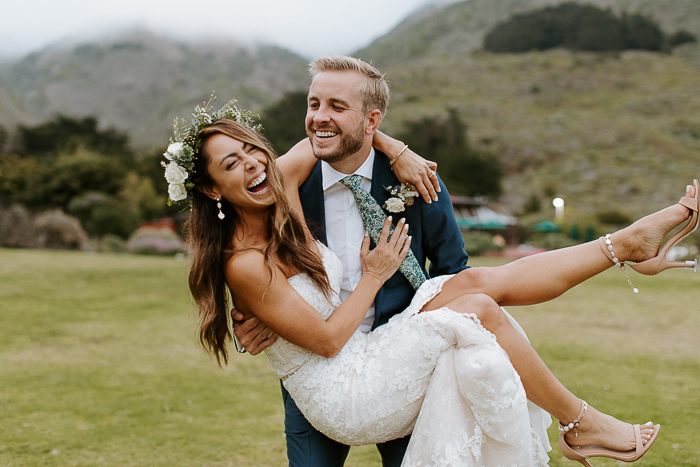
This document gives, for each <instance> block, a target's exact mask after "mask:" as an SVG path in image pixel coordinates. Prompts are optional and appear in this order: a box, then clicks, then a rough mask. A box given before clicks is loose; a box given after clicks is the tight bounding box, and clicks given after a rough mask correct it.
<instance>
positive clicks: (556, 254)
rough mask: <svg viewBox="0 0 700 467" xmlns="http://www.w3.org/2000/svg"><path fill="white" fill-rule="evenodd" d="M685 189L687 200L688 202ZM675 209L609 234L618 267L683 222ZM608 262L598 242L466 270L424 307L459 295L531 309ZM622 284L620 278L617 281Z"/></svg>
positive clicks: (650, 250) (653, 247)
mask: <svg viewBox="0 0 700 467" xmlns="http://www.w3.org/2000/svg"><path fill="white" fill-rule="evenodd" d="M694 192H695V189H694V188H693V187H691V188H690V191H689V192H688V194H687V196H693V195H694ZM689 214H690V212H689V210H688V209H687V208H686V207H684V206H682V205H680V204H675V205H673V206H670V207H668V208H666V209H663V210H661V211H658V212H656V213H654V214H651V215H649V216H646V217H644V218H642V219H640V220H638V221H637V222H635V223H634V224H632V225H630V226H629V227H626V228H625V229H622V230H620V231H618V232H615V233H614V234H612V237H611V240H612V243H613V245H614V247H615V255H616V256H617V257H618V258H619V259H620V260H621V261H634V262H639V261H644V260H646V259H649V258H652V257H653V256H655V255H656V253H657V252H658V250H659V248H660V246H661V242H662V240H663V238H664V236H665V235H666V234H667V233H668V232H670V231H671V230H673V228H674V227H676V226H678V225H679V224H681V223H682V222H683V221H684V220H686V219H687V218H688V216H689ZM612 265H613V264H612V262H611V261H610V260H609V259H608V258H607V256H605V254H604V253H603V251H602V250H601V248H600V245H599V244H598V241H597V240H596V241H593V242H589V243H585V244H583V245H577V246H573V247H569V248H563V249H560V250H554V251H548V252H545V253H540V254H537V255H533V256H528V257H526V258H522V259H519V260H517V261H513V262H512V263H509V264H506V265H505V266H499V267H493V268H470V269H466V270H464V271H462V272H460V273H459V274H457V275H456V276H454V277H453V278H451V279H450V280H448V281H447V282H446V283H445V284H444V285H443V287H442V292H441V293H440V295H438V296H437V297H435V298H434V299H433V301H431V302H430V303H429V305H430V306H431V307H433V308H439V307H440V306H443V305H445V304H446V303H448V302H450V301H452V300H455V299H457V298H458V297H460V296H462V295H464V294H472V293H483V294H486V295H488V296H489V297H491V298H493V299H494V300H495V301H496V302H497V303H498V304H499V305H502V306H507V305H508V306H515V305H532V304H535V303H542V302H546V301H548V300H552V299H553V298H556V297H558V296H559V295H561V294H563V293H564V292H566V291H567V290H569V289H570V288H572V287H574V286H575V285H578V284H580V283H581V282H583V281H585V280H586V279H589V278H590V277H593V276H595V275H596V274H599V273H601V272H603V271H604V270H606V269H608V268H609V267H611V266H612ZM622 280H624V278H623V279H622Z"/></svg>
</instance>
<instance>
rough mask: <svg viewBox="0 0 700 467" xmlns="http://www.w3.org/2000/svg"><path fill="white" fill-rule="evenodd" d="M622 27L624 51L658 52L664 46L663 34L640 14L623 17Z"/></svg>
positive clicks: (653, 23)
mask: <svg viewBox="0 0 700 467" xmlns="http://www.w3.org/2000/svg"><path fill="white" fill-rule="evenodd" d="M622 25H623V29H624V33H625V34H624V37H625V49H639V50H654V51H660V50H661V49H662V48H663V45H664V39H665V37H664V33H663V31H662V30H661V28H660V27H659V25H658V24H657V23H656V22H655V21H652V20H651V19H649V18H647V17H645V16H642V15H640V14H632V15H627V14H626V15H623V16H622Z"/></svg>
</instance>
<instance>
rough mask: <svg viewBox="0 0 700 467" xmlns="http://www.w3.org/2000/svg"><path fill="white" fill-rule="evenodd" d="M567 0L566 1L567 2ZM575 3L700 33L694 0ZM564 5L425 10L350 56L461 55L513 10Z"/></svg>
mask: <svg viewBox="0 0 700 467" xmlns="http://www.w3.org/2000/svg"><path fill="white" fill-rule="evenodd" d="M569 1H571V0H569ZM575 1H576V3H586V4H593V5H597V6H599V7H601V8H611V9H612V10H613V11H616V12H618V13H619V12H622V11H628V12H639V13H643V14H645V15H647V16H650V17H652V18H654V19H655V20H657V21H658V22H659V24H660V25H661V27H662V29H664V31H666V32H667V33H672V32H675V31H677V30H679V29H686V30H688V31H690V32H692V33H693V34H695V35H697V36H698V37H700V2H698V1H697V0H664V1H658V0H575ZM559 3H563V2H562V0H466V1H462V2H458V3H454V4H450V5H446V6H442V7H433V8H427V9H424V10H421V11H418V12H416V13H415V14H413V15H411V16H409V17H408V18H406V19H405V20H404V21H403V22H402V23H401V24H399V25H398V26H397V27H396V28H395V29H394V30H392V31H391V32H389V33H388V34H386V35H384V36H382V37H380V38H378V39H377V40H375V41H374V42H372V43H371V44H370V45H369V46H367V47H366V48H364V49H361V50H358V51H357V52H355V54H354V55H355V56H357V57H360V58H362V59H364V60H368V61H370V60H371V61H372V62H373V63H375V64H378V65H379V66H383V65H386V64H389V63H401V62H404V61H406V60H415V59H418V58H424V57H428V56H435V55H439V54H442V53H446V54H463V53H467V52H470V51H472V50H474V49H478V48H480V47H481V45H482V42H483V38H484V36H485V35H486V33H487V32H488V31H489V30H490V29H491V28H492V27H493V26H494V25H495V24H496V23H498V22H500V21H504V20H506V19H508V18H509V17H510V16H512V15H513V14H515V13H522V12H524V11H529V10H533V9H536V8H541V7H544V6H549V5H556V4H559Z"/></svg>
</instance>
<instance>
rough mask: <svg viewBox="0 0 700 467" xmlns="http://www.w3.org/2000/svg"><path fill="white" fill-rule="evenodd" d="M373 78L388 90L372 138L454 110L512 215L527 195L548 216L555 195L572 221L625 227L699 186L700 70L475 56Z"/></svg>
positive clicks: (637, 60)
mask: <svg viewBox="0 0 700 467" xmlns="http://www.w3.org/2000/svg"><path fill="white" fill-rule="evenodd" d="M382 72H384V73H386V76H387V78H388V79H389V80H390V81H391V82H392V101H391V104H390V106H389V112H388V115H387V118H386V119H385V122H384V123H383V124H382V125H383V126H382V128H383V129H384V130H385V131H387V132H388V133H390V134H391V133H396V132H399V131H400V130H401V128H402V124H403V122H404V121H406V120H417V119H419V118H420V117H422V116H431V115H445V113H446V110H447V109H448V108H454V109H456V110H457V111H458V113H459V114H460V115H461V117H462V119H463V120H464V121H465V122H466V123H467V125H468V126H469V139H470V141H471V142H472V144H473V145H475V146H476V147H477V148H479V149H482V150H486V151H488V152H490V153H492V154H494V155H496V156H497V157H498V158H499V159H500V160H501V162H502V164H503V167H504V169H505V174H506V178H505V180H504V193H505V194H504V195H503V196H502V197H501V199H500V201H501V202H502V203H503V204H504V205H505V207H507V208H508V209H509V210H510V211H511V212H516V213H517V212H519V211H520V210H521V209H522V207H523V204H524V203H525V201H526V200H527V199H529V198H530V196H532V195H534V196H536V197H538V198H539V199H540V201H541V202H542V205H543V206H544V207H545V209H550V210H551V209H552V208H551V200H552V198H553V197H555V196H561V197H563V198H564V199H565V200H566V202H567V206H568V212H570V213H573V212H578V213H579V214H580V215H581V216H583V217H585V216H589V217H590V216H593V215H596V214H597V213H601V212H604V211H606V210H613V209H620V210H621V211H623V213H625V214H627V215H629V216H633V217H636V216H640V215H642V214H644V213H648V212H649V210H650V209H655V208H660V207H663V206H664V205H666V204H668V203H671V202H674V201H677V199H678V198H679V197H680V195H681V194H682V193H681V192H682V190H683V187H685V185H686V184H687V183H688V182H689V181H691V180H692V178H697V177H699V176H700V69H698V68H697V67H695V66H693V65H691V64H689V63H688V62H687V61H685V60H683V59H681V58H679V57H676V56H672V55H665V54H659V53H651V52H624V53H621V54H617V55H616V54H595V53H580V52H570V51H565V50H553V51H547V52H532V53H528V54H520V55H491V54H483V53H478V54H472V55H470V56H468V57H449V56H437V57H432V58H426V59H422V60H418V61H415V62H411V63H403V64H400V65H399V64H395V65H388V66H386V67H382ZM426 156H427V157H430V155H429V154H426Z"/></svg>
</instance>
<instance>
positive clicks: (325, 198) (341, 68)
mask: <svg viewBox="0 0 700 467" xmlns="http://www.w3.org/2000/svg"><path fill="white" fill-rule="evenodd" d="M310 71H311V75H312V77H313V81H312V84H311V87H310V89H309V96H308V110H307V114H306V132H307V134H308V136H309V140H310V141H311V145H312V147H313V150H314V155H315V156H316V158H317V159H319V162H318V163H317V164H316V167H315V168H314V170H313V171H312V173H311V175H310V176H309V178H308V179H307V180H306V182H304V184H302V186H301V187H300V188H299V196H300V198H301V203H302V206H303V209H304V216H305V218H306V221H307V224H308V225H309V227H310V228H311V230H312V232H313V233H314V235H315V236H316V238H317V239H319V240H321V241H322V242H323V243H325V244H326V245H328V247H329V248H330V249H331V250H332V251H333V252H334V253H335V254H336V255H337V256H338V257H339V258H340V260H341V262H342V263H343V280H342V283H341V292H340V296H341V299H342V300H345V299H346V298H347V297H348V296H349V295H350V293H351V292H352V291H353V290H354V288H355V287H356V286H357V284H358V283H359V281H360V278H361V277H362V265H361V263H360V246H361V244H362V240H363V237H364V232H365V228H364V226H363V224H362V219H361V217H360V214H359V211H358V208H357V205H356V203H355V198H354V197H353V195H352V193H351V191H350V190H349V189H348V188H347V187H346V186H345V185H343V184H341V183H340V180H341V179H343V178H345V177H346V176H348V175H352V174H358V175H360V176H361V177H362V181H361V187H362V188H363V189H365V190H366V191H368V192H369V193H370V194H371V195H372V197H374V198H375V199H376V200H377V202H378V203H379V205H380V206H381V205H383V204H384V203H385V202H386V201H387V199H388V198H389V195H390V194H389V192H388V191H387V190H386V189H385V187H394V186H397V185H399V183H400V182H399V181H398V179H397V178H396V176H395V175H394V173H393V172H392V170H391V166H390V159H389V158H388V157H387V155H385V154H382V153H379V152H378V151H375V149H373V148H372V137H373V135H374V132H375V131H376V130H377V128H378V127H379V124H380V123H381V121H382V118H383V117H384V115H385V112H386V107H387V104H388V101H389V87H388V85H387V83H386V81H385V80H384V77H383V76H382V75H381V73H379V71H378V70H377V69H376V68H374V67H373V66H371V65H369V64H367V63H365V62H363V61H361V60H358V59H356V58H352V57H331V58H320V59H318V60H315V61H314V62H312V63H311V67H310ZM440 187H441V190H442V191H441V195H440V196H439V198H438V200H436V201H435V202H431V203H426V202H424V201H422V198H419V201H417V202H415V203H414V204H413V205H412V206H406V207H405V211H403V212H400V213H398V214H394V215H393V217H394V223H396V221H398V220H399V218H400V217H405V218H406V222H407V224H408V225H409V235H411V236H412V237H413V239H412V241H411V250H413V253H414V255H415V257H416V258H417V259H418V262H419V264H420V265H421V267H422V268H423V270H424V271H423V272H424V273H425V274H426V276H427V277H430V276H439V275H443V274H455V273H457V272H459V271H461V270H462V269H464V268H465V267H466V263H467V254H466V253H465V251H464V247H463V245H464V241H463V238H462V234H461V232H460V230H459V227H457V223H456V221H455V218H454V214H453V211H452V203H451V202H450V197H449V195H448V194H447V189H446V188H445V186H444V185H443V184H442V182H440ZM426 259H430V275H428V273H427V271H425V264H426ZM414 293H415V291H414V290H413V288H412V287H411V285H410V283H409V282H408V280H407V279H406V278H405V277H404V276H403V275H402V274H401V273H400V272H397V273H396V274H394V276H393V277H392V278H391V279H389V280H388V281H387V282H386V283H385V284H384V286H383V287H382V288H381V290H380V291H379V293H377V296H376V299H375V302H374V304H373V306H372V307H371V308H370V309H369V311H368V313H367V315H366V317H365V320H364V321H363V323H362V325H361V326H360V329H361V330H362V331H365V332H368V331H370V330H371V329H374V328H376V327H377V326H381V325H383V324H385V323H386V322H387V321H388V320H389V319H390V318H391V317H392V316H394V315H395V314H397V313H399V312H400V311H402V310H403V309H404V308H406V307H407V306H408V305H409V303H410V302H411V299H412V298H413V295H414ZM242 324H243V323H237V324H236V325H235V326H234V332H235V334H236V336H237V337H238V338H239V340H241V341H242V342H244V343H245V342H246V341H247V340H248V339H247V338H246V337H245V336H246V334H245V332H246V327H245V326H242ZM272 342H274V340H269V341H267V342H265V341H263V343H262V344H261V345H260V346H258V347H257V348H255V353H258V352H260V351H262V350H263V349H264V348H265V347H267V346H268V345H270V344H271V343H272ZM282 396H283V399H284V405H285V434H286V439H287V457H288V459H289V465H290V466H294V467H315V466H318V467H329V466H332V467H335V466H342V465H343V464H344V462H345V459H346V457H347V455H348V452H349V450H350V447H349V446H346V445H343V444H340V443H338V442H336V441H334V440H331V439H330V438H328V437H326V436H325V435H323V434H322V433H320V432H318V431H316V429H314V428H313V427H312V426H311V424H310V423H309V422H308V421H307V420H306V419H305V418H304V416H303V415H302V414H301V412H300V411H299V409H298V408H297V407H296V404H295V403H294V401H293V400H292V398H291V397H290V396H289V394H288V393H287V391H286V390H285V389H284V386H282ZM409 439H410V437H408V436H407V437H405V438H401V439H396V440H393V441H389V442H387V443H382V444H379V445H377V449H378V450H379V452H380V454H381V456H382V465H383V466H385V467H399V466H400V464H401V461H402V459H403V456H404V453H405V451H406V447H407V445H408V441H409Z"/></svg>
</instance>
